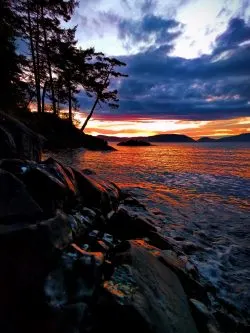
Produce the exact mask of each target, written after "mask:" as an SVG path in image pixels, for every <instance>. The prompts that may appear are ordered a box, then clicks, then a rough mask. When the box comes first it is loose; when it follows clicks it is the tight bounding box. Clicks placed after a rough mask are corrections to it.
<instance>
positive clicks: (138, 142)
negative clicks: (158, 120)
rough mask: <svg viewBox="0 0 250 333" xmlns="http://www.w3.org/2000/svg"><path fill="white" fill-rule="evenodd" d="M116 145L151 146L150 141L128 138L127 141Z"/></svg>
mask: <svg viewBox="0 0 250 333" xmlns="http://www.w3.org/2000/svg"><path fill="white" fill-rule="evenodd" d="M117 146H130V147H148V146H151V143H150V142H147V141H142V140H128V141H122V142H119V143H118V144H117Z"/></svg>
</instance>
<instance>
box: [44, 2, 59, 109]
mask: <svg viewBox="0 0 250 333" xmlns="http://www.w3.org/2000/svg"><path fill="white" fill-rule="evenodd" d="M41 12H42V22H43V23H42V24H43V37H44V46H45V54H46V58H47V64H48V70H49V81H50V89H51V97H52V109H53V113H54V114H57V109H56V98H55V89H54V82H53V76H52V67H51V61H50V56H49V48H48V40H47V32H46V28H45V22H44V10H43V6H41Z"/></svg>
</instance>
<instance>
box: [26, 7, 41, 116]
mask: <svg viewBox="0 0 250 333" xmlns="http://www.w3.org/2000/svg"><path fill="white" fill-rule="evenodd" d="M27 14H28V30H29V31H28V34H29V40H30V50H31V58H32V64H33V72H34V78H35V86H36V100H37V112H41V95H40V86H39V82H38V80H37V68H36V56H35V48H34V42H33V34H32V25H31V17H30V5H29V1H27Z"/></svg>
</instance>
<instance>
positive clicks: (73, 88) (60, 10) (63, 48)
mask: <svg viewBox="0 0 250 333" xmlns="http://www.w3.org/2000/svg"><path fill="white" fill-rule="evenodd" d="M77 5H78V1H76V0H68V1H64V0H12V1H9V0H0V13H1V14H0V15H1V17H2V18H1V21H0V42H1V49H0V56H1V60H2V59H3V61H2V62H1V64H0V66H1V76H0V84H1V99H0V107H1V109H3V110H5V111H8V109H10V108H19V107H25V106H27V105H29V103H30V102H33V103H35V104H36V109H37V112H38V113H44V112H46V110H48V104H50V109H51V111H52V112H53V113H54V114H55V115H60V110H61V109H62V108H63V109H65V107H66V106H67V108H68V119H69V121H70V122H72V121H73V111H74V110H77V109H79V101H78V95H79V92H84V93H86V94H87V96H89V97H90V98H92V99H93V107H92V108H91V110H90V113H89V115H88V117H87V118H86V120H85V122H84V124H83V126H82V130H84V129H85V127H86V125H87V123H88V121H89V119H90V118H91V117H92V115H93V112H94V110H95V108H96V106H97V105H98V104H101V103H106V104H108V106H109V107H111V108H117V107H118V102H119V99H118V91H117V90H116V89H112V88H111V87H112V83H111V82H112V80H113V79H115V78H119V77H124V76H126V75H125V74H122V73H120V72H119V71H117V68H119V67H121V66H125V64H124V63H122V62H120V61H119V60H117V59H115V58H109V57H107V56H105V55H104V54H103V53H98V52H95V49H94V47H93V48H89V49H86V50H84V49H82V48H79V47H78V45H77V44H78V43H77V39H76V29H77V27H72V28H65V27H63V25H62V22H63V21H65V22H67V21H69V20H70V19H71V17H72V15H73V13H74V10H75V8H76V7H77ZM2 87H3V88H2Z"/></svg>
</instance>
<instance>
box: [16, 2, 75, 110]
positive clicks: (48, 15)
mask: <svg viewBox="0 0 250 333" xmlns="http://www.w3.org/2000/svg"><path fill="white" fill-rule="evenodd" d="M13 2H14V6H13V9H14V10H15V13H16V15H17V16H18V18H19V20H20V22H21V23H22V24H21V25H20V35H21V37H22V39H23V40H24V41H25V42H26V44H27V46H28V49H29V51H30V55H29V58H30V62H29V63H30V68H29V70H30V73H31V74H32V79H31V82H32V81H33V82H34V86H35V92H36V93H35V95H36V101H37V111H38V112H43V111H44V105H45V103H44V100H45V96H46V93H47V92H48V91H49V92H50V95H49V96H50V98H51V101H52V108H53V112H54V113H55V114H56V112H57V109H56V97H55V89H54V82H55V78H54V77H55V70H54V68H53V64H52V58H53V53H54V52H55V49H56V48H57V41H58V38H57V37H58V36H59V35H60V34H61V31H62V28H61V20H64V21H68V20H69V19H70V18H71V15H72V13H73V10H74V8H75V6H76V5H77V1H76V0H69V1H63V0H16V1H13ZM52 43H53V47H51V45H52ZM41 91H42V96H41Z"/></svg>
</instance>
